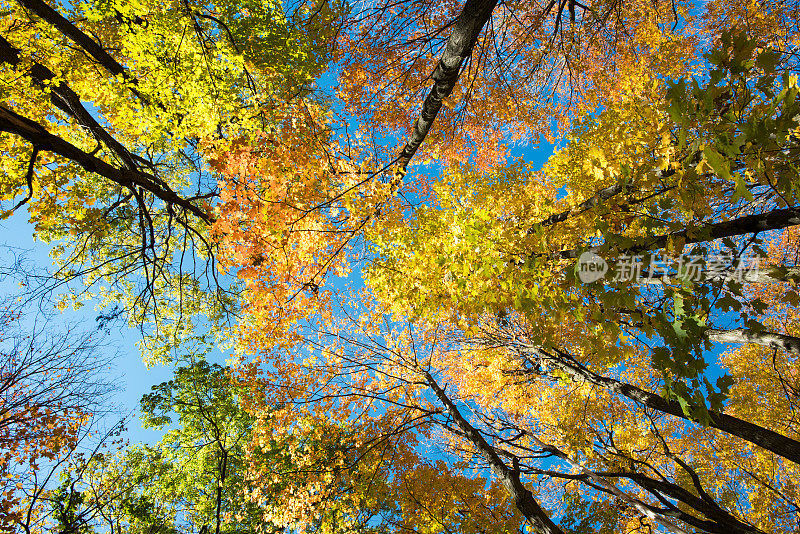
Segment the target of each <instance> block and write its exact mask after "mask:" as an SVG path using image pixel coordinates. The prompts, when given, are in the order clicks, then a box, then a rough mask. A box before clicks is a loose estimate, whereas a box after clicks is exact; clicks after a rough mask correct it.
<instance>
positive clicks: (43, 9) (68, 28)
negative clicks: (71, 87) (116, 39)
mask: <svg viewBox="0 0 800 534" xmlns="http://www.w3.org/2000/svg"><path fill="white" fill-rule="evenodd" d="M16 1H17V3H18V4H19V5H21V6H22V7H24V8H25V9H27V10H29V11H31V12H32V13H34V14H36V15H37V16H39V17H40V18H41V19H42V20H44V21H45V22H47V23H48V24H50V25H51V26H53V27H54V28H55V29H57V30H58V31H60V32H61V33H62V34H64V35H65V36H66V37H69V39H70V40H71V41H72V42H74V43H75V44H76V45H78V46H79V47H81V48H83V49H84V50H85V51H86V52H87V53H88V54H89V55H90V56H92V57H93V58H94V59H95V60H96V61H97V62H98V63H99V64H100V65H102V66H103V68H105V69H106V70H107V71H108V72H110V73H111V74H113V75H115V76H119V75H122V76H124V77H125V78H126V79H128V80H131V81H133V79H132V78H131V77H130V75H129V74H128V73H127V71H126V70H125V67H123V66H122V65H120V63H119V62H118V61H117V60H116V59H114V57H113V56H112V55H111V54H109V53H108V52H106V51H105V49H103V47H102V46H100V45H99V44H98V43H97V42H96V41H95V40H94V39H92V38H91V37H90V36H88V35H87V34H86V33H84V32H83V31H81V30H80V28H78V27H77V26H75V25H74V24H72V23H71V22H70V21H69V20H67V19H66V18H64V17H63V16H62V15H61V14H60V13H59V12H58V11H56V10H55V9H53V8H52V7H50V6H49V5H47V4H46V3H44V2H42V1H41V0H16Z"/></svg>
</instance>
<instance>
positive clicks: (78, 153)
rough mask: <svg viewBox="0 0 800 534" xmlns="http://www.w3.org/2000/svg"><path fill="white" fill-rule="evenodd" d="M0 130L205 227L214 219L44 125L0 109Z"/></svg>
mask: <svg viewBox="0 0 800 534" xmlns="http://www.w3.org/2000/svg"><path fill="white" fill-rule="evenodd" d="M0 131H2V132H8V133H11V134H14V135H17V136H19V137H22V138H23V139H25V140H26V141H28V142H29V143H31V144H32V145H33V146H35V147H37V148H38V149H39V151H47V152H52V153H54V154H56V155H58V156H61V157H63V158H66V159H69V160H72V161H74V162H76V163H78V164H79V165H80V166H81V167H83V168H84V169H86V170H87V171H89V172H94V173H96V174H98V175H100V176H102V177H104V178H107V179H109V180H111V181H112V182H114V183H116V184H118V185H121V186H123V187H126V188H128V189H130V190H132V191H133V190H135V189H136V188H141V189H143V190H145V191H148V192H150V193H152V194H153V195H155V196H156V197H157V198H159V199H160V200H162V201H164V202H166V203H167V204H170V205H173V206H178V207H180V208H183V209H184V210H185V211H187V212H188V213H191V214H192V215H194V216H195V217H197V218H199V219H200V220H201V221H203V222H205V223H206V224H210V223H212V222H213V218H212V217H211V216H210V215H209V214H208V213H206V212H204V211H203V210H202V209H200V208H199V207H197V206H195V205H194V204H192V203H191V202H190V201H188V200H186V199H184V198H183V197H181V196H180V195H178V194H177V193H176V192H175V191H173V190H172V189H170V188H169V186H167V185H166V184H165V183H163V182H162V181H161V180H159V179H157V178H155V177H154V176H152V175H150V174H147V173H145V172H141V171H135V170H130V169H119V168H116V167H114V166H112V165H109V164H108V163H106V162H105V161H103V160H102V159H100V158H97V157H95V156H93V155H92V154H89V153H87V152H84V151H83V150H81V149H79V148H78V147H76V146H75V145H73V144H71V143H69V142H68V141H65V140H64V139H62V138H60V137H57V136H55V135H53V134H51V133H50V132H48V131H47V130H46V129H45V128H44V126H42V125H41V124H39V123H37V122H35V121H32V120H30V119H28V118H26V117H23V116H21V115H19V114H17V113H15V112H13V111H11V110H9V109H6V108H4V107H2V106H0Z"/></svg>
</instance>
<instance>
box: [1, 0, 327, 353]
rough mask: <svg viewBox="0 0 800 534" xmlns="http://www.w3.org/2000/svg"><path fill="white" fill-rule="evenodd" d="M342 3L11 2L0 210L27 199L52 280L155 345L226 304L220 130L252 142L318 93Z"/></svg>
mask: <svg viewBox="0 0 800 534" xmlns="http://www.w3.org/2000/svg"><path fill="white" fill-rule="evenodd" d="M312 8H313V9H312ZM340 9H341V6H338V5H334V4H328V3H324V4H320V5H315V6H311V5H305V4H302V3H298V4H292V5H286V6H284V5H282V4H280V3H270V2H261V1H254V2H250V3H247V4H246V5H244V4H241V3H237V4H230V3H227V4H226V3H224V2H220V3H192V2H183V1H179V2H178V1H176V2H171V3H164V2H144V3H142V2H139V3H135V4H126V5H124V6H123V5H117V4H114V3H107V2H100V3H89V4H87V3H79V2H75V3H66V4H57V5H56V4H53V5H51V4H48V3H46V2H43V1H41V0H30V1H28V0H25V1H20V2H5V3H4V4H3V5H2V10H3V13H4V15H3V22H2V27H1V29H0V33H1V34H2V35H1V36H0V69H2V71H1V72H2V76H3V79H4V89H3V93H2V110H1V111H0V113H2V118H0V128H2V132H3V133H2V138H1V139H2V153H3V155H4V157H3V170H2V177H3V178H2V183H3V187H2V193H1V194H2V200H3V202H4V204H3V208H4V212H3V213H4V214H5V216H8V215H9V214H10V213H11V212H12V211H15V210H16V211H18V210H21V209H23V208H27V210H28V213H29V217H30V221H31V222H32V223H33V224H34V225H35V227H36V236H37V237H38V238H40V239H42V240H44V241H47V242H51V243H53V244H54V247H55V248H54V252H53V253H54V256H55V257H56V258H58V262H59V266H60V269H59V270H58V271H57V272H56V273H55V275H54V276H55V278H56V280H57V281H59V282H64V281H68V280H71V279H73V278H75V277H78V278H79V279H80V280H81V282H83V283H84V284H85V285H86V287H92V286H94V290H93V291H94V293H96V294H99V295H100V296H101V297H102V298H103V299H106V301H107V302H113V303H115V304H121V305H122V309H123V310H124V312H125V314H126V315H127V317H128V318H129V319H130V320H131V321H132V324H142V323H152V324H154V330H152V334H153V335H155V336H156V338H157V339H159V340H160V341H159V342H158V343H154V344H153V345H152V347H153V348H154V349H155V348H156V347H158V349H159V350H162V351H163V350H164V348H163V347H164V346H165V345H166V346H167V347H169V346H171V345H175V344H176V343H177V341H174V340H175V339H176V338H181V337H182V336H187V335H188V334H187V330H191V329H189V328H187V324H188V323H190V322H192V321H196V320H197V319H193V317H194V316H196V315H200V316H204V317H206V319H208V320H211V321H214V320H218V319H220V316H221V315H223V316H224V314H226V313H228V312H230V311H231V310H233V309H235V304H234V301H233V299H232V298H231V295H230V294H229V293H228V292H227V291H228V289H230V287H229V284H228V283H221V282H220V280H219V277H218V273H217V270H216V267H215V255H216V253H217V250H216V245H215V243H214V242H213V241H212V239H211V237H210V232H209V229H208V227H209V225H210V224H211V223H212V222H213V221H214V220H215V219H216V217H217V215H215V213H214V210H213V204H214V200H215V199H217V198H218V195H219V186H218V184H217V182H216V179H215V177H214V176H213V175H212V174H211V173H210V168H209V160H210V159H211V158H212V157H213V154H215V153H216V152H215V146H216V143H219V142H227V141H228V140H231V139H238V140H240V142H248V143H259V142H261V141H259V139H261V137H260V136H261V135H262V133H263V132H271V131H272V132H274V131H277V130H280V129H281V128H282V126H281V124H283V123H284V122H285V121H287V120H289V115H290V113H291V112H292V110H293V109H294V107H295V106H297V105H298V102H302V101H303V100H305V99H311V100H314V97H313V94H312V93H311V88H312V82H313V80H314V78H315V77H316V76H317V75H318V74H319V73H320V72H321V70H322V69H324V67H325V64H326V62H327V61H328V58H329V47H328V41H329V35H330V31H331V29H332V23H333V21H334V20H335V18H336V16H337V13H338V12H339V10H340ZM287 106H288V108H287ZM72 291H74V292H75V293H76V294H75V295H72V300H78V301H80V300H81V296H82V294H83V293H84V292H85V291H86V290H84V289H74V288H73V289H72ZM69 297H70V295H67V298H68V299H69ZM171 339H172V340H173V341H170V340H171Z"/></svg>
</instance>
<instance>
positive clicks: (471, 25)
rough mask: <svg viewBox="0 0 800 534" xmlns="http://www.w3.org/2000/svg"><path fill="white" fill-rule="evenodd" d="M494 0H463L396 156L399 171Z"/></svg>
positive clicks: (422, 134) (417, 144) (438, 106)
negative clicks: (428, 84)
mask: <svg viewBox="0 0 800 534" xmlns="http://www.w3.org/2000/svg"><path fill="white" fill-rule="evenodd" d="M496 5H497V0H467V2H466V4H464V9H463V10H462V11H461V14H460V15H459V16H458V19H457V20H456V22H455V24H453V33H452V34H450V38H449V39H448V40H447V46H446V47H445V50H444V53H443V54H442V57H441V58H440V59H439V64H438V65H437V66H436V69H435V70H434V71H433V74H432V75H431V78H432V79H433V87H431V90H430V92H429V93H428V95H427V96H426V97H425V101H424V102H423V104H422V112H421V113H420V116H419V118H418V119H417V120H416V121H415V122H414V129H413V131H412V133H411V138H410V139H409V140H408V141H407V142H406V144H405V146H404V147H403V150H402V151H400V155H399V156H398V158H397V163H398V165H399V168H400V169H401V170H405V168H406V167H407V166H408V164H409V162H410V161H411V158H413V157H414V154H416V153H417V149H418V148H419V147H420V145H421V144H422V142H423V141H424V140H425V137H427V135H428V132H429V131H430V129H431V126H432V125H433V121H434V120H435V119H436V115H438V114H439V110H440V109H441V108H442V101H443V100H444V99H445V98H447V97H448V96H450V94H451V93H452V92H453V89H454V88H455V86H456V82H457V81H458V77H459V75H460V74H461V66H462V65H463V64H464V60H465V59H466V58H467V57H469V55H470V54H471V53H472V49H473V47H474V46H475V43H476V42H477V40H478V35H480V32H481V30H482V29H483V26H484V25H485V24H486V22H487V21H488V20H489V18H490V17H491V16H492V10H493V9H494V7H495V6H496Z"/></svg>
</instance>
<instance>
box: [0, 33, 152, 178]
mask: <svg viewBox="0 0 800 534" xmlns="http://www.w3.org/2000/svg"><path fill="white" fill-rule="evenodd" d="M0 63H9V64H11V65H16V64H18V63H19V50H18V49H16V48H14V47H13V46H12V45H11V43H9V42H8V41H6V40H5V39H4V38H3V37H2V36H0ZM29 74H30V75H31V78H32V79H33V81H34V82H36V83H37V84H39V85H40V86H41V87H45V86H47V82H48V81H50V80H52V79H53V78H55V77H56V75H55V74H54V73H53V71H51V70H50V69H48V68H47V67H45V66H44V65H42V64H40V63H37V62H33V66H32V68H31V69H30V72H29ZM50 101H51V102H52V103H53V105H54V106H56V107H57V108H58V109H60V110H61V111H63V112H64V113H66V114H67V115H69V116H70V117H72V118H74V119H75V120H76V121H77V122H78V123H79V124H80V125H81V126H83V127H85V128H86V129H87V130H89V131H90V132H92V135H93V136H94V138H95V139H97V141H98V142H100V143H103V144H105V145H106V146H107V147H109V148H110V149H111V150H112V151H113V152H114V153H115V154H116V155H117V156H118V157H119V158H120V159H121V160H122V162H123V163H124V165H125V167H127V168H128V169H130V170H133V169H136V168H137V167H138V165H137V164H136V163H135V162H134V159H135V156H134V155H133V154H131V152H130V151H128V150H127V149H126V148H125V147H124V146H123V145H122V143H120V142H119V141H117V140H116V139H115V138H114V136H112V135H111V134H110V133H109V132H108V131H107V130H106V129H105V128H103V127H102V126H101V125H100V124H99V123H98V122H97V120H95V118H94V117H92V114H91V113H89V111H88V110H87V109H86V108H85V107H84V106H83V104H82V103H81V99H80V97H79V96H78V94H77V93H75V91H73V90H72V89H71V88H70V87H69V86H68V85H67V84H66V83H64V82H61V83H59V84H58V85H57V86H51V87H50Z"/></svg>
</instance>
